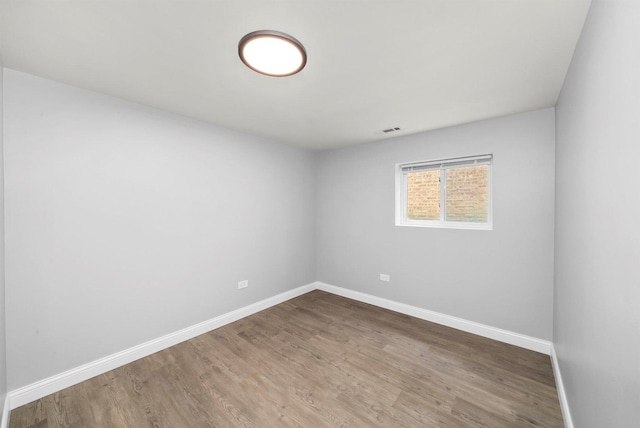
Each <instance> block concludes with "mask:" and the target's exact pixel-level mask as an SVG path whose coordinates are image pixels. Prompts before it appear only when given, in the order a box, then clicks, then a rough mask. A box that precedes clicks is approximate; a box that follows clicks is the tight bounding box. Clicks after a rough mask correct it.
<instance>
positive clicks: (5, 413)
mask: <svg viewBox="0 0 640 428" xmlns="http://www.w3.org/2000/svg"><path fill="white" fill-rule="evenodd" d="M10 412H11V399H10V398H9V393H8V392H7V395H6V396H5V397H4V407H3V408H2V420H0V428H9V413H10Z"/></svg>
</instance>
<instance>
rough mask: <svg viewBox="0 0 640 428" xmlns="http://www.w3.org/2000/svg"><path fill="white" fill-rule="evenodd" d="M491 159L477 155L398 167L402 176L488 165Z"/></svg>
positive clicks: (487, 156)
mask: <svg viewBox="0 0 640 428" xmlns="http://www.w3.org/2000/svg"><path fill="white" fill-rule="evenodd" d="M492 159H493V155H479V156H470V157H464V158H452V159H441V160H434V161H426V162H412V163H406V164H402V165H400V170H401V171H402V173H403V174H406V173H409V172H418V171H428V170H433V169H443V168H453V167H457V168H459V167H465V166H476V165H489V164H491V161H492Z"/></svg>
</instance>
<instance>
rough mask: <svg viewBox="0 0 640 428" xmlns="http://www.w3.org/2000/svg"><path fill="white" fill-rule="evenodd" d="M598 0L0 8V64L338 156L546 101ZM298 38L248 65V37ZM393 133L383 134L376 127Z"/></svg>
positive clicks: (115, 2) (5, 2) (240, 1)
mask: <svg viewBox="0 0 640 428" xmlns="http://www.w3.org/2000/svg"><path fill="white" fill-rule="evenodd" d="M590 2H591V0H419V1H406V0H386V1H375V0H368V1H367V0H350V1H347V0H343V1H340V0H291V1H273V0H256V1H250V0H208V1H204V0H201V1H197V0H102V1H95V0H58V1H51V0H20V1H18V0H0V11H1V12H2V18H1V19H2V21H1V23H0V25H1V31H2V34H1V35H0V38H1V40H2V46H1V52H2V58H3V62H4V66H5V67H9V68H12V69H16V70H20V71H24V72H27V73H31V74H35V75H38V76H42V77H46V78H49V79H53V80H57V81H60V82H64V83H68V84H71V85H75V86H79V87H82V88H87V89H91V90H94V91H98V92H102V93H105V94H109V95H113V96H116V97H120V98H124V99H128V100H132V101H136V102H138V103H141V104H145V105H148V106H153V107H157V108H160V109H164V110H168V111H172V112H175V113H179V114H183V115H186V116H191V117H194V118H198V119H202V120H205V121H208V122H212V123H215V124H218V125H221V126H225V127H228V128H231V129H236V130H239V131H244V132H248V133H252V134H257V135H261V136H265V137H268V138H272V139H275V140H279V141H284V142H287V143H291V144H295V145H298V146H302V147H308V148H332V147H339V146H345V145H350V144H356V143H362V142H368V141H373V140H377V139H382V138H389V137H390V136H395V135H401V134H407V133H415V132H420V131H425V130H429V129H435V128H441V127H445V126H450V125H455V124H460V123H465V122H471V121H475V120H481V119H485V118H490V117H497V116H502V115H507V114H511V113H518V112H524V111H529V110H535V109H539V108H545V107H550V106H553V105H555V103H556V101H557V98H558V95H559V92H560V89H561V87H562V83H563V80H564V77H565V74H566V71H567V68H568V66H569V62H570V60H571V56H572V54H573V50H574V48H575V45H576V42H577V40H578V37H579V35H580V31H581V29H582V25H583V23H584V20H585V17H586V14H587V11H588V9H589V5H590ZM263 29H269V30H278V31H283V32H286V33H289V34H291V35H292V36H294V37H295V38H297V39H298V40H300V41H301V42H302V43H303V44H304V46H305V48H306V50H307V52H308V63H307V66H306V68H305V69H304V70H302V72H300V73H299V74H297V75H295V76H291V77H286V78H274V77H267V76H263V75H260V74H258V73H255V72H253V71H251V70H249V69H248V68H247V67H246V66H244V65H243V64H242V62H241V61H240V59H239V58H238V53H237V44H238V41H239V40H240V38H241V37H242V36H244V35H245V34H246V33H248V32H251V31H255V30H263ZM395 126H397V127H400V128H401V131H399V132H396V133H391V134H383V133H382V132H381V130H382V129H384V128H389V127H395Z"/></svg>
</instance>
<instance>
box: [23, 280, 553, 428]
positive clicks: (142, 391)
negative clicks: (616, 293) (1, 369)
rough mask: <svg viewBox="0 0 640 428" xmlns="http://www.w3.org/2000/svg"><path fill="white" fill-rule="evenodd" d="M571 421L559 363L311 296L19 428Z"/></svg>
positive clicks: (137, 365) (93, 388)
mask: <svg viewBox="0 0 640 428" xmlns="http://www.w3.org/2000/svg"><path fill="white" fill-rule="evenodd" d="M227 426H229V427H236V426H241V427H280V426H285V427H288V426H295V427H299V426H305V427H334V426H336V427H370V426H384V427H396V426H398V427H417V426H420V427H456V428H457V427H491V428H500V427H532V426H535V427H562V426H564V425H563V423H562V416H561V413H560V407H559V403H558V396H557V393H556V388H555V383H554V379H553V373H552V369H551V364H550V360H549V357H548V356H546V355H543V354H539V353H536V352H532V351H527V350H524V349H521V348H517V347H514V346H511V345H506V344H503V343H500V342H496V341H492V340H489V339H485V338H481V337H478V336H474V335H471V334H468V333H464V332H461V331H458V330H454V329H450V328H447V327H443V326H440V325H437V324H432V323H429V322H426V321H422V320H419V319H416V318H412V317H409V316H406V315H402V314H398V313H395V312H391V311H387V310H384V309H380V308H376V307H373V306H369V305H366V304H363V303H359V302H355V301H353V300H349V299H345V298H343V297H338V296H335V295H332V294H328V293H325V292H322V291H313V292H311V293H308V294H305V295H304V296H301V297H298V298H296V299H293V300H289V301H288V302H285V303H282V304H280V305H278V306H275V307H272V308H270V309H267V310H265V311H262V312H260V313H258V314H255V315H252V316H250V317H248V318H245V319H243V320H240V321H238V322H235V323H233V324H229V325H227V326H225V327H222V328H219V329H217V330H214V331H211V332H209V333H207V334H204V335H202V336H198V337H196V338H194V339H191V340H189V341H186V342H183V343H181V344H179V345H176V346H173V347H171V348H169V349H166V350H164V351H161V352H158V353H156V354H153V355H151V356H149V357H146V358H143V359H141V360H138V361H135V362H133V363H131V364H128V365H126V366H123V367H120V368H118V369H115V370H113V371H110V372H108V373H105V374H103V375H100V376H97V377H95V378H93V379H90V380H88V381H86V382H83V383H80V384H78V385H75V386H72V387H70V388H67V389H65V390H63V391H60V392H57V393H55V394H52V395H50V396H47V397H45V398H43V399H41V400H38V401H35V402H33V403H30V404H27V405H25V406H22V407H20V408H17V409H15V410H13V411H12V412H11V420H10V427H12V428H18V427H20V428H23V427H38V428H43V427H83V428H85V427H177V428H182V427H227Z"/></svg>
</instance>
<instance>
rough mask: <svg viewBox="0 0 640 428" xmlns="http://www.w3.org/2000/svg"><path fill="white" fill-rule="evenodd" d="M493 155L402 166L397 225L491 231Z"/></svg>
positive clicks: (397, 205)
mask: <svg viewBox="0 0 640 428" xmlns="http://www.w3.org/2000/svg"><path fill="white" fill-rule="evenodd" d="M492 160H493V156H492V155H482V156H473V157H466V158H455V159H443V160H436V161H426V162H412V163H404V164H398V165H397V169H396V225H398V226H428V227H454V228H462V229H491V228H492V219H491V163H492Z"/></svg>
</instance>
